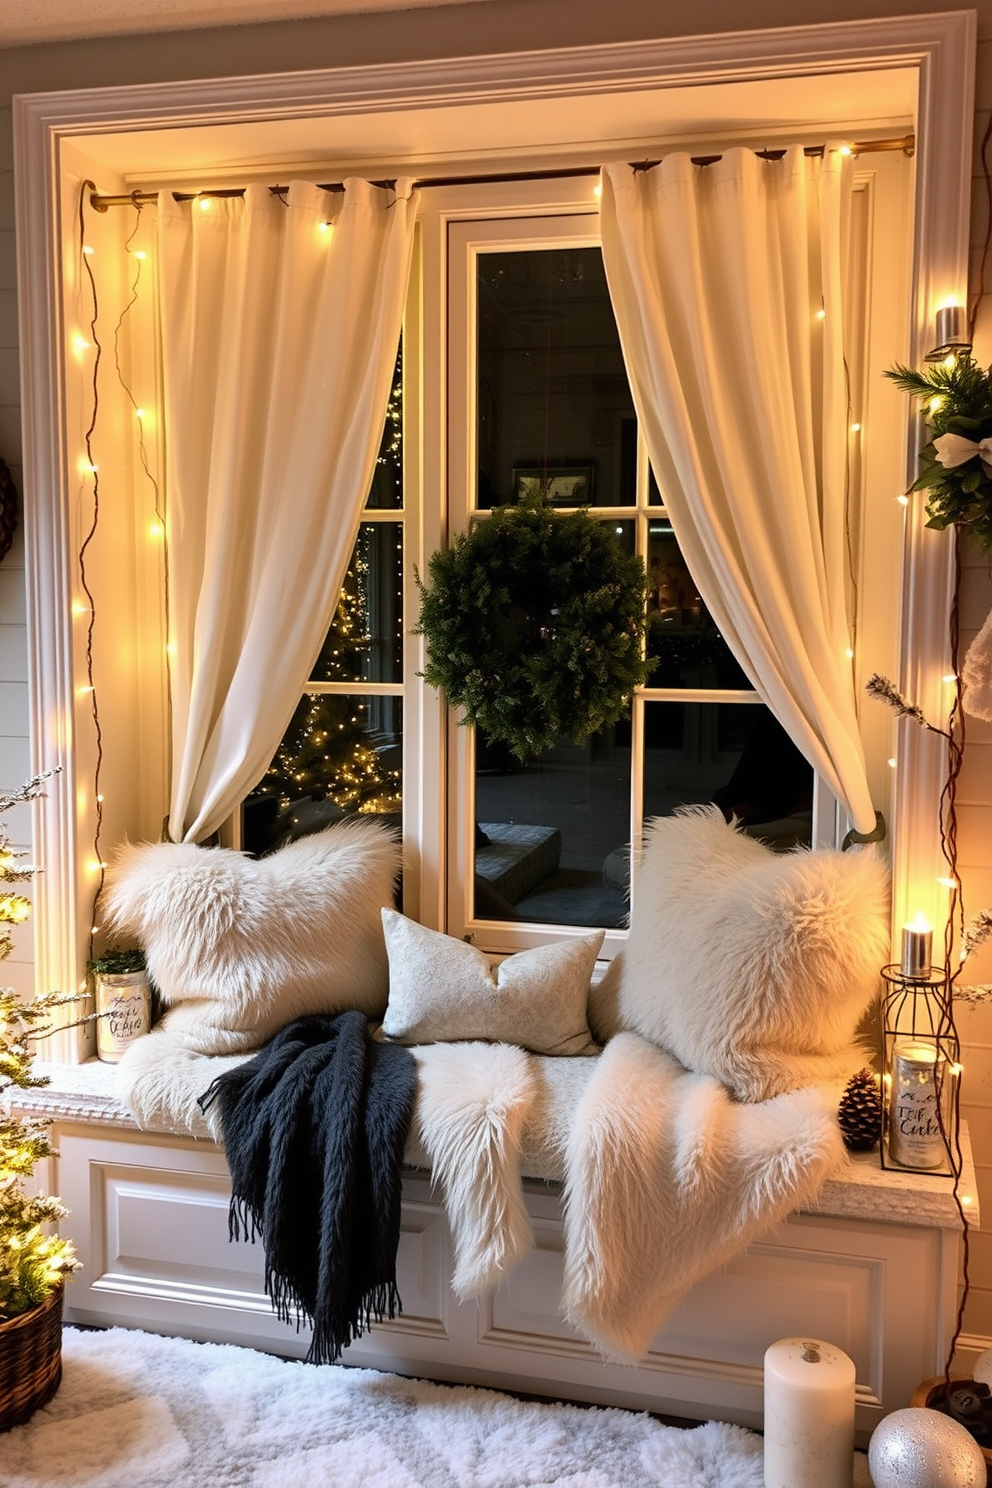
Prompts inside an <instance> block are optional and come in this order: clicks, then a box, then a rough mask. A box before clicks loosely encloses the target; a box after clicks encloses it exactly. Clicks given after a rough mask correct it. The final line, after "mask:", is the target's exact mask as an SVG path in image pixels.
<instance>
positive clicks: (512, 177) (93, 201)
mask: <svg viewBox="0 0 992 1488" xmlns="http://www.w3.org/2000/svg"><path fill="white" fill-rule="evenodd" d="M825 149H826V146H825V145H807V146H806V147H805V149H804V154H806V155H822V154H823V152H824V150H825ZM915 149H916V136H915V135H913V134H903V135H899V136H897V137H895V138H893V139H879V140H862V141H860V142H858V143H855V144H853V145H851V146H850V150H851V154H852V155H868V154H870V153H871V152H872V151H876V150H901V151H902V152H903V154H904V155H912V154H913V153H914V151H915ZM754 153H755V154H756V155H758V156H760V158H761V159H762V160H781V158H782V156H783V155H784V154H785V153H786V152H785V149H784V148H783V149H775V150H755V152H754ZM720 158H721V156H720V155H719V154H717V155H693V156H691V160H692V163H693V165H713V164H714V163H715V162H716V161H717V160H719V159H720ZM660 163H661V162H660V161H658V160H641V161H635V162H632V169H633V170H637V171H643V170H651V169H652V168H653V167H654V166H656V165H659V164H660ZM600 169H601V167H600V166H598V165H574V166H566V167H564V168H563V169H561V170H533V171H506V172H502V173H497V174H493V175H476V176H427V177H424V178H422V179H419V180H414V183H413V184H414V186H415V187H417V188H419V189H421V190H426V189H427V188H429V187H432V186H483V185H498V184H500V183H501V182H513V181H558V180H565V179H566V178H568V177H571V176H596V175H598V174H599V172H600ZM395 184H396V183H395V179H393V180H388V181H373V182H372V185H373V186H386V187H388V186H393V185H395ZM287 189H288V188H287V187H285V186H270V187H269V190H270V191H272V192H274V193H277V194H278V193H280V192H283V191H286V190H287ZM320 189H321V191H343V190H344V185H343V183H342V182H341V181H333V182H331V183H329V184H327V185H321V187H320ZM244 190H245V188H244V187H243V186H229V187H220V188H218V189H217V190H216V191H177V192H176V193H175V199H176V201H192V200H194V199H195V198H196V197H198V196H217V197H224V196H243V195H244ZM157 201H158V192H157V191H132V192H129V193H128V194H127V195H122V196H104V195H102V194H101V193H100V192H99V191H91V192H90V206H91V207H93V208H94V209H95V210H96V211H97V212H106V211H107V210H108V209H109V208H110V207H141V206H145V205H148V204H150V203H152V202H157Z"/></svg>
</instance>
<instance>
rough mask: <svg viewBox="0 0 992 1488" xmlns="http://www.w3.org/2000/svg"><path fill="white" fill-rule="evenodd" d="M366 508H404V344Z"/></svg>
mask: <svg viewBox="0 0 992 1488" xmlns="http://www.w3.org/2000/svg"><path fill="white" fill-rule="evenodd" d="M365 505H366V506H367V507H371V509H372V510H373V511H383V510H389V511H395V510H397V509H398V508H399V507H401V506H402V505H403V344H402V342H401V343H400V349H399V352H398V354H397V357H396V366H395V367H394V369H393V384H392V387H391V388H390V390H389V404H388V406H387V408H386V423H385V427H384V429H383V431H382V440H381V443H380V445H379V454H378V457H377V458H376V462H375V470H374V471H373V474H372V488H371V490H370V491H369V495H368V500H367V501H366V503H365Z"/></svg>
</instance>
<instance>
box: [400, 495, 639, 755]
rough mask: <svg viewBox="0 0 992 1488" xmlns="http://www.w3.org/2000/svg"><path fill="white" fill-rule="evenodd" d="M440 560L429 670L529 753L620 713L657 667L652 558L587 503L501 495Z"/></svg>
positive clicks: (480, 721)
mask: <svg viewBox="0 0 992 1488" xmlns="http://www.w3.org/2000/svg"><path fill="white" fill-rule="evenodd" d="M429 572H430V582H429V584H427V585H425V584H423V583H422V582H421V580H420V576H419V574H418V575H417V583H418V586H419V588H420V592H421V610H420V624H419V626H418V628H417V629H418V634H420V635H423V636H424V637H425V639H426V642H427V662H426V665H425V667H424V672H423V676H424V678H425V680H426V681H427V682H428V683H429V684H430V685H431V686H432V687H438V688H441V689H443V691H444V693H445V695H446V697H447V700H448V702H449V703H450V704H452V705H454V706H456V707H459V708H461V709H462V713H463V716H462V718H461V719H460V720H459V722H461V723H463V724H475V725H477V726H478V727H479V728H481V729H482V730H483V731H484V733H485V734H486V737H487V738H488V739H489V740H490V741H491V742H496V741H501V742H504V743H506V744H508V745H509V746H510V748H511V750H512V751H513V753H514V754H515V755H516V756H517V758H518V759H520V760H525V759H527V758H531V757H533V756H534V755H536V754H540V753H542V752H543V751H545V750H547V749H550V748H551V747H552V745H553V744H554V743H555V741H556V740H557V739H558V738H560V737H562V736H564V737H566V738H569V739H571V740H573V741H574V742H575V743H581V742H582V741H583V740H584V739H587V738H588V737H589V735H590V734H594V733H596V732H598V731H599V730H600V729H603V728H607V727H608V726H609V725H610V724H612V723H615V722H616V721H617V719H618V718H620V717H621V716H622V715H623V713H624V711H625V710H626V708H627V705H628V702H629V699H630V695H631V693H632V691H633V689H634V688H635V687H636V686H638V685H639V684H640V683H642V682H643V681H644V680H645V678H646V676H647V674H648V671H649V669H650V666H649V664H648V663H646V662H645V661H644V660H643V639H644V628H645V621H644V602H645V596H646V592H647V578H646V575H645V572H644V565H643V563H642V562H641V560H640V559H639V558H633V557H629V556H628V555H627V554H625V553H624V551H623V549H622V548H621V546H620V544H619V543H618V542H617V539H616V536H615V534H614V533H613V532H611V531H610V529H609V527H608V525H607V524H606V523H605V522H600V521H597V520H596V519H595V518H594V517H591V516H590V515H589V513H588V512H587V511H585V510H582V511H577V512H571V513H567V514H565V513H561V512H557V511H555V510H554V509H553V508H551V507H549V506H547V505H546V504H545V503H544V502H543V501H542V500H541V499H540V497H531V498H524V499H522V500H521V502H520V503H519V505H516V506H497V507H494V508H493V510H492V512H491V513H490V514H489V515H488V516H487V517H486V518H484V519H483V520H481V521H479V522H477V523H475V525H474V526H473V527H471V528H470V530H469V531H468V532H465V533H463V534H461V536H459V537H457V538H456V539H455V541H454V543H453V544H452V546H451V547H450V548H448V549H446V550H444V551H441V552H436V553H434V554H433V556H432V557H431V559H430V563H429Z"/></svg>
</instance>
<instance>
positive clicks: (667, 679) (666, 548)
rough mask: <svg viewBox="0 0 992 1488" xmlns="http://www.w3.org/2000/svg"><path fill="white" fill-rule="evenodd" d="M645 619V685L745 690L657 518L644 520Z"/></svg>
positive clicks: (738, 670)
mask: <svg viewBox="0 0 992 1488" xmlns="http://www.w3.org/2000/svg"><path fill="white" fill-rule="evenodd" d="M647 619H648V639H647V654H648V656H650V657H652V658H653V659H654V660H655V663H656V664H655V667H654V670H653V671H652V673H651V676H650V679H649V682H650V686H652V687H700V688H702V687H706V688H713V687H720V688H730V689H733V690H737V689H740V688H748V689H750V687H751V683H750V682H749V681H748V679H747V677H746V676H745V675H744V672H743V671H742V670H741V668H740V666H739V665H738V663H737V662H736V661H735V659H734V657H733V654H732V653H731V650H730V647H729V646H728V645H727V643H726V641H724V639H723V637H722V636H721V635H720V632H719V631H718V630H717V628H716V626H715V625H714V623H713V620H712V618H711V616H710V613H709V611H708V610H707V608H706V606H705V605H704V604H703V602H702V600H701V599H700V597H699V592H698V590H697V589H696V586H695V584H694V583H693V581H692V577H691V575H690V573H689V570H688V568H687V567H686V564H685V559H684V558H683V557H682V553H681V551H680V549H679V545H678V543H677V542H676V539H675V533H674V532H673V531H672V525H671V523H670V522H668V521H666V520H665V519H664V518H662V517H660V516H658V517H655V516H652V518H651V520H650V522H649V523H648V615H647Z"/></svg>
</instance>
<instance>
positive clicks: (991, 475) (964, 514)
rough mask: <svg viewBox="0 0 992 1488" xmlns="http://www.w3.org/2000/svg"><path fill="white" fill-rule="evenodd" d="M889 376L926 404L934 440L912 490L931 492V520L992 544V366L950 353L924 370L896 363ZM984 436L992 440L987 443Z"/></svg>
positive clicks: (931, 524)
mask: <svg viewBox="0 0 992 1488" xmlns="http://www.w3.org/2000/svg"><path fill="white" fill-rule="evenodd" d="M885 376H886V377H888V378H891V380H892V381H893V382H894V383H895V384H896V386H897V387H900V388H902V389H903V391H904V392H907V393H911V394H912V396H913V397H914V398H919V400H920V401H921V403H923V404H924V408H925V418H926V421H927V424H928V426H929V431H930V440H929V443H927V444H926V445H924V447H923V449H921V450H920V465H921V467H922V468H921V470H920V474H919V475H918V476H917V478H916V480H915V481H914V482H913V484H912V486H911V487H910V490H912V491H926V493H927V524H926V525H927V526H928V527H934V528H936V529H937V530H938V531H942V530H943V529H944V528H945V527H950V526H958V527H961V528H962V529H964V530H965V531H967V532H970V533H972V534H973V535H974V537H975V538H976V539H977V541H978V543H979V546H980V547H981V549H982V551H983V552H987V551H988V549H989V548H990V547H992V367H989V368H985V367H980V366H979V365H978V363H977V362H976V361H975V360H974V358H973V357H970V356H956V357H950V358H948V360H947V361H946V362H936V363H934V364H933V365H932V366H928V367H927V368H926V369H925V370H924V371H922V372H918V371H916V370H915V369H914V368H912V367H903V366H901V365H897V366H895V367H890V368H889V370H888V371H887V372H886V373H885ZM984 441H989V442H988V443H984Z"/></svg>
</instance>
